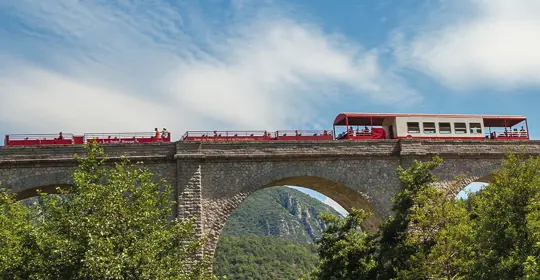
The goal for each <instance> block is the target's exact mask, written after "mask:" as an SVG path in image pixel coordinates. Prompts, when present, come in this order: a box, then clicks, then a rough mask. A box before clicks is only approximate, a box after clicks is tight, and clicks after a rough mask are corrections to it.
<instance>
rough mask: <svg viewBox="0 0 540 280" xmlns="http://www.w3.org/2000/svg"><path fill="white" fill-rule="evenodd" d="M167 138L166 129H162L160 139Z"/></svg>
mask: <svg viewBox="0 0 540 280" xmlns="http://www.w3.org/2000/svg"><path fill="white" fill-rule="evenodd" d="M168 136H169V132H168V131H167V129H166V128H163V130H162V131H161V138H167V137H168Z"/></svg>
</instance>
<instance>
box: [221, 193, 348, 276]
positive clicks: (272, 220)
mask: <svg viewBox="0 0 540 280" xmlns="http://www.w3.org/2000/svg"><path fill="white" fill-rule="evenodd" d="M325 212H330V213H332V214H334V215H339V213H338V212H337V211H335V210H334V209H333V208H331V207H330V206H328V205H326V204H324V203H322V202H320V201H319V200H317V199H315V198H312V197H310V196H309V195H307V194H304V193H302V192H300V191H298V190H294V189H291V188H287V187H275V188H269V189H265V190H261V191H258V192H256V193H254V194H253V195H251V196H249V197H248V198H247V199H246V200H245V201H244V202H243V203H242V204H241V205H240V207H238V209H236V211H235V212H234V213H233V214H232V215H231V217H230V218H229V221H228V223H227V225H226V227H225V229H224V230H223V233H222V235H221V239H220V242H219V244H218V248H217V251H216V262H215V265H214V272H215V273H216V274H217V275H222V276H223V275H225V276H227V278H228V279H298V278H299V277H301V276H303V275H305V274H307V273H309V272H311V271H312V270H313V269H314V268H315V267H316V265H317V250H316V248H317V247H316V245H314V244H313V243H314V241H315V240H317V239H319V238H320V236H321V233H322V231H323V230H324V228H325V224H324V223H323V222H322V220H320V219H319V218H318V216H319V215H320V214H322V213H325Z"/></svg>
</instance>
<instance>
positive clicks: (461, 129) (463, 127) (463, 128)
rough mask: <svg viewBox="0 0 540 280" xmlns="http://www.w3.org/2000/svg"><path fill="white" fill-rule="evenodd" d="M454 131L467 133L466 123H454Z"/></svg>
mask: <svg viewBox="0 0 540 280" xmlns="http://www.w3.org/2000/svg"><path fill="white" fill-rule="evenodd" d="M454 131H455V132H456V134H465V133H467V125H466V124H465V123H454Z"/></svg>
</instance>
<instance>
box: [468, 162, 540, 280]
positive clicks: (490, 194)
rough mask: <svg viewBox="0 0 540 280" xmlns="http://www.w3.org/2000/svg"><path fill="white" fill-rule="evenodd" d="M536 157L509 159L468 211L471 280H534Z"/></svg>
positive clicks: (539, 168)
mask: <svg viewBox="0 0 540 280" xmlns="http://www.w3.org/2000/svg"><path fill="white" fill-rule="evenodd" d="M539 192H540V158H538V157H531V158H529V159H525V157H524V155H523V154H512V155H509V156H508V158H507V159H506V160H505V161H504V162H503V164H502V166H501V168H499V169H498V170H497V171H496V172H495V174H494V178H493V180H492V182H491V183H490V184H489V185H488V186H486V187H485V188H484V189H483V190H482V191H481V192H480V193H479V194H477V195H476V196H475V197H474V202H473V203H472V207H471V216H473V219H472V222H473V225H472V226H473V228H474V243H473V244H474V248H475V252H476V256H475V258H474V260H475V262H474V263H473V266H472V268H471V274H470V278H471V279H522V278H524V277H528V278H529V279H538V278H537V277H539V276H540V275H539V274H538V268H537V265H536V263H537V261H538V256H539V255H538V245H539V243H538V242H539V241H540V239H539V230H540V225H539V214H540V211H539V210H540V207H539V205H538V202H539V201H540V200H539V198H540V196H539Z"/></svg>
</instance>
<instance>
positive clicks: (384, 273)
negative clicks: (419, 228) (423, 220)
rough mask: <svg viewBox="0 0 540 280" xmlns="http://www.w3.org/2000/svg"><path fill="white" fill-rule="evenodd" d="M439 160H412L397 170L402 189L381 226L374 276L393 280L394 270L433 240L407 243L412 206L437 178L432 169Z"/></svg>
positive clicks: (427, 247) (424, 248)
mask: <svg viewBox="0 0 540 280" xmlns="http://www.w3.org/2000/svg"><path fill="white" fill-rule="evenodd" d="M441 163H442V158H440V157H437V156H435V157H433V159H432V160H431V161H426V162H419V161H416V160H415V161H414V163H413V164H412V165H411V166H410V167H409V168H407V169H403V168H401V167H399V168H398V170H397V172H398V174H399V178H400V180H401V183H402V190H401V191H400V192H398V193H397V194H395V195H394V197H393V202H394V205H393V207H392V211H393V212H394V214H395V216H392V217H390V218H389V219H388V220H387V221H386V222H385V223H384V224H383V225H382V227H381V231H380V240H379V252H378V256H377V266H378V267H377V279H392V278H394V277H396V276H397V274H396V273H397V271H401V270H407V269H408V268H409V266H410V258H411V257H412V256H414V255H417V253H418V252H419V251H426V250H428V249H429V247H430V246H432V243H429V242H427V243H423V244H413V243H411V242H408V241H407V239H408V238H409V232H410V223H411V214H412V211H413V207H415V205H418V202H417V200H418V199H419V197H422V196H423V195H424V194H425V192H426V191H428V190H430V187H431V185H432V183H434V182H436V181H437V178H436V177H435V176H434V175H433V174H432V173H431V171H432V170H433V169H434V168H435V167H438V166H439V165H440V164H441Z"/></svg>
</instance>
